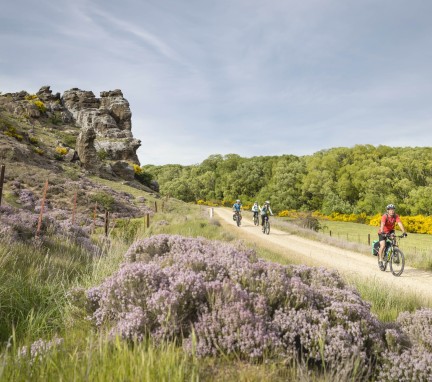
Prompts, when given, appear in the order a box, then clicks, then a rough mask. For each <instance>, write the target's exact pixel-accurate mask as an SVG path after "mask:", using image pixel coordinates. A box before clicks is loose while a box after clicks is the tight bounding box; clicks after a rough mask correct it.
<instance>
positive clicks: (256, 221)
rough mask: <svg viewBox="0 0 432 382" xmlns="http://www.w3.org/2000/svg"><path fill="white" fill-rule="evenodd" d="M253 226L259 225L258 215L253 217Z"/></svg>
mask: <svg viewBox="0 0 432 382" xmlns="http://www.w3.org/2000/svg"><path fill="white" fill-rule="evenodd" d="M254 224H255V225H259V217H258V215H254Z"/></svg>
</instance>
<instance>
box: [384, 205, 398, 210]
mask: <svg viewBox="0 0 432 382" xmlns="http://www.w3.org/2000/svg"><path fill="white" fill-rule="evenodd" d="M395 209H396V206H395V205H394V204H389V205H388V206H387V207H386V210H395Z"/></svg>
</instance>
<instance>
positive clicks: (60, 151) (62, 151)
mask: <svg viewBox="0 0 432 382" xmlns="http://www.w3.org/2000/svg"><path fill="white" fill-rule="evenodd" d="M55 151H56V153H57V154H60V155H63V156H64V155H66V154H67V153H68V151H69V150H68V149H67V148H66V147H60V146H58V147H56V149H55Z"/></svg>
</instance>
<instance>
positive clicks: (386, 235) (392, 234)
mask: <svg viewBox="0 0 432 382" xmlns="http://www.w3.org/2000/svg"><path fill="white" fill-rule="evenodd" d="M382 235H383V236H384V237H386V238H391V237H392V236H394V237H397V238H399V239H403V238H404V237H407V236H408V234H407V233H403V234H402V235H396V234H395V233H385V234H382Z"/></svg>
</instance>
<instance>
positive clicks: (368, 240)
mask: <svg viewBox="0 0 432 382" xmlns="http://www.w3.org/2000/svg"><path fill="white" fill-rule="evenodd" d="M368 245H370V233H368Z"/></svg>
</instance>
